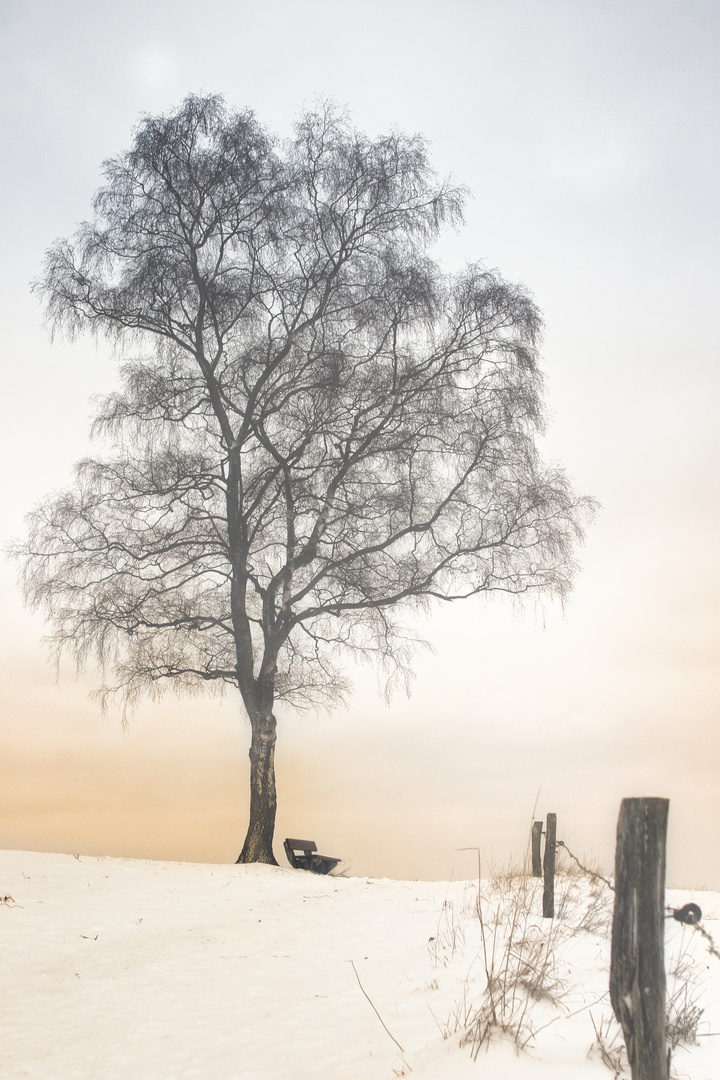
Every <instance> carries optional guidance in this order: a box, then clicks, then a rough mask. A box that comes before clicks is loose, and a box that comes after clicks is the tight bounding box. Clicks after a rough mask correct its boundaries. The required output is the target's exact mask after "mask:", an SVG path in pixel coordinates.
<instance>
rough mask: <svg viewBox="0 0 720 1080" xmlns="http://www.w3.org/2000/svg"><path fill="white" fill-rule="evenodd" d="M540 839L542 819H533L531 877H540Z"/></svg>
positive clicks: (541, 874) (541, 873)
mask: <svg viewBox="0 0 720 1080" xmlns="http://www.w3.org/2000/svg"><path fill="white" fill-rule="evenodd" d="M541 840H542V821H533V827H532V834H531V851H532V873H533V877H542V876H543V872H542V859H541V858H540V843H541Z"/></svg>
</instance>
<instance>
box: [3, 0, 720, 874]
mask: <svg viewBox="0 0 720 1080" xmlns="http://www.w3.org/2000/svg"><path fill="white" fill-rule="evenodd" d="M719 61H720V6H719V5H718V4H717V3H716V2H715V0H712V2H710V0H685V2H682V3H681V2H679V0H672V2H664V0H651V2H650V0H648V2H644V0H626V2H624V3H620V2H615V0H604V2H602V3H600V2H590V0H573V2H570V0H567V2H564V0H543V2H540V3H538V2H530V0H528V2H522V0H505V2H503V0H497V2H493V0H443V2H442V3H441V2H439V0H385V2H384V3H376V2H373V0H370V2H363V3H356V4H349V3H348V4H342V3H337V2H331V0H306V3H304V4H302V5H300V4H297V3H293V2H291V0H265V2H264V3H262V4H257V3H250V2H247V0H234V2H224V0H206V3H205V4H204V5H203V7H202V10H201V9H200V6H199V5H197V4H194V3H187V2H182V0H176V2H172V3H170V2H165V0H151V2H148V3H143V4H141V3H138V2H135V0H125V2H123V3H122V4H119V5H118V4H111V3H109V2H107V0H94V2H84V0H73V2H72V3H71V4H67V3H63V2H61V0H34V2H33V3H32V4H29V3H26V2H23V0H4V2H3V4H2V6H1V7H0V97H1V105H0V155H1V157H2V161H3V167H2V169H1V170H0V215H1V217H2V233H1V235H2V245H1V247H0V325H1V326H2V336H1V338H0V408H1V409H2V423H1V424H0V460H2V463H3V464H2V472H1V477H2V479H1V483H2V498H1V499H0V536H1V538H2V543H3V544H4V545H5V544H7V543H8V542H9V541H10V540H11V539H12V537H14V536H18V535H20V534H21V533H22V531H23V528H24V526H23V517H24V514H25V513H27V511H28V510H29V509H30V508H31V507H32V506H33V505H35V504H36V503H37V502H39V501H40V500H42V498H43V497H44V496H45V495H47V493H49V492H50V491H52V490H58V489H61V488H62V487H63V486H64V485H65V484H67V483H68V482H69V480H70V478H71V470H72V466H73V464H74V462H75V461H76V460H77V459H78V458H79V457H81V456H82V455H83V454H84V453H85V452H87V449H88V445H89V444H88V427H89V418H90V415H91V411H92V406H91V404H90V398H91V397H92V396H93V395H94V394H102V393H106V392H108V391H109V390H111V389H112V388H113V386H114V383H115V364H114V361H113V358H112V356H111V354H110V351H109V349H108V348H107V347H106V346H104V345H103V346H100V347H96V346H95V344H94V343H93V342H92V340H90V339H88V338H83V339H81V340H80V341H78V342H76V343H73V344H71V343H68V342H66V341H60V340H56V341H55V342H53V343H51V342H50V340H49V338H48V335H47V332H46V330H45V328H44V326H43V319H42V312H41V309H40V306H39V304H38V302H37V300H36V299H35V298H34V297H33V296H31V294H30V291H29V282H30V281H31V280H32V279H33V278H34V277H36V276H37V275H38V274H39V273H40V271H41V268H42V261H43V253H44V251H45V249H46V248H47V247H48V246H49V245H50V243H51V242H52V241H53V240H54V239H55V238H56V237H58V236H64V235H68V234H70V233H72V232H73V231H74V229H75V227H76V225H77V224H78V223H79V222H80V221H81V220H83V218H86V217H88V216H89V215H90V203H91V198H92V195H93V193H94V191H95V190H96V189H97V187H98V186H99V184H100V181H101V177H100V165H101V163H102V161H103V159H105V158H107V157H110V156H113V155H115V154H118V153H120V152H122V151H123V150H125V149H126V148H127V147H128V146H129V144H130V141H131V132H132V129H133V126H134V125H135V123H136V122H137V121H138V119H139V116H140V115H141V113H143V112H150V113H153V112H161V111H166V110H169V109H170V108H171V107H173V106H176V105H178V104H179V103H180V102H181V101H182V99H183V98H184V97H185V95H186V94H187V93H189V92H196V93H222V94H223V95H224V96H225V98H226V100H227V102H228V104H229V105H230V106H231V107H234V108H244V107H246V106H247V107H250V108H253V109H254V110H255V111H256V112H257V114H258V117H259V119H260V121H261V122H262V123H265V124H268V125H269V126H270V127H271V128H272V129H273V130H274V131H275V132H276V133H277V134H278V135H279V136H285V135H289V134H290V133H291V129H292V124H293V121H294V119H295V118H296V117H297V115H298V113H299V111H300V109H301V107H302V106H303V105H311V104H312V102H313V100H314V99H315V98H316V97H317V96H318V95H324V96H328V97H332V98H334V99H335V100H336V101H338V102H339V103H340V104H342V105H347V106H348V108H349V110H350V111H351V114H352V117H353V119H354V121H355V123H356V124H357V126H358V127H359V128H360V129H362V130H365V131H367V132H368V133H369V134H371V135H375V134H378V133H380V132H383V131H386V130H387V129H389V128H392V127H398V128H400V129H403V130H405V131H407V132H411V133H413V132H420V133H422V134H424V135H425V136H426V137H427V138H428V139H429V140H430V143H431V157H432V160H433V161H434V164H435V166H436V168H437V170H438V173H439V174H440V175H447V174H450V173H451V174H452V176H453V178H454V179H455V180H456V181H457V182H460V183H464V184H467V185H468V186H469V188H470V189H471V191H472V192H473V196H474V197H473V199H472V200H471V201H470V203H469V206H468V210H467V215H466V225H465V227H464V228H462V229H461V230H459V231H457V232H450V233H448V234H446V235H445V238H444V239H443V241H442V242H441V243H440V244H439V245H438V247H437V249H436V250H437V253H438V255H439V256H440V257H441V258H442V260H443V261H444V263H445V265H446V266H447V267H448V268H452V267H455V266H459V265H462V264H463V263H464V262H465V261H466V260H476V259H482V260H484V261H485V262H486V264H487V265H488V266H490V267H496V268H498V269H499V270H500V271H501V272H502V274H503V275H504V276H505V277H506V278H508V279H509V280H514V281H520V282H523V283H524V284H525V285H526V286H527V287H528V288H529V289H530V290H531V291H532V293H533V294H534V296H535V299H536V301H537V303H538V304H539V306H540V308H541V309H542V311H543V312H544V315H545V319H546V337H545V344H544V347H543V357H544V360H543V370H544V371H545V373H546V376H547V401H548V412H549V416H550V425H549V428H548V432H547V435H546V436H545V438H544V440H543V444H544V453H545V455H546V457H547V458H548V459H550V460H551V461H557V462H559V463H560V464H562V465H563V466H564V467H565V468H566V469H567V471H568V473H569V475H570V477H571V479H572V482H573V484H574V486H575V489H576V490H577V491H578V492H579V493H583V494H589V495H592V496H594V497H595V498H597V499H598V500H599V501H600V503H601V510H600V512H599V514H598V517H597V519H596V521H595V523H594V525H593V526H592V527H591V529H590V531H589V535H588V540H587V543H586V545H585V547H584V548H583V549H582V550H581V552H580V561H581V563H582V572H581V574H580V576H579V578H578V582H577V586H576V589H575V592H574V594H573V596H572V598H571V600H570V602H569V604H568V605H567V607H566V610H565V611H562V610H561V609H560V608H559V607H557V606H555V605H551V604H548V605H545V606H538V605H536V603H535V602H534V601H533V600H532V599H531V600H530V601H529V602H528V603H527V604H526V605H525V606H524V607H523V608H522V609H521V608H516V607H513V605H512V603H511V602H509V601H508V600H507V599H504V598H502V597H499V596H498V597H495V598H489V599H487V600H482V599H478V600H476V601H468V602H466V603H464V604H462V605H460V604H451V605H445V606H443V607H437V608H435V609H433V610H432V612H431V613H430V615H429V616H428V617H427V618H425V617H420V619H419V629H420V632H421V634H422V635H423V636H425V637H426V638H427V639H428V640H429V641H431V642H432V644H433V646H434V652H429V651H424V652H421V653H419V654H418V656H417V660H416V674H417V677H416V680H415V683H414V688H413V694H412V697H411V698H410V699H409V700H408V699H406V698H405V697H403V696H402V695H398V696H396V697H395V698H394V699H393V700H392V702H391V703H390V705H389V707H388V706H386V705H385V704H384V703H383V701H382V699H381V697H380V696H379V695H378V688H377V682H376V679H375V676H374V673H373V672H372V670H371V669H366V668H359V669H358V670H357V671H356V672H354V673H353V675H354V679H355V684H356V692H355V694H354V696H353V697H352V699H351V701H350V704H349V707H348V708H347V709H345V708H340V709H336V710H335V711H334V712H333V713H331V714H324V713H321V714H319V715H317V716H316V715H315V714H312V713H311V714H308V715H302V716H299V715H298V714H295V713H292V712H290V711H285V710H282V709H279V710H278V720H279V738H278V749H277V771H278V800H279V805H278V827H277V832H276V845H275V849H276V855H278V857H279V858H280V861H281V862H284V858H281V857H280V855H281V850H282V839H283V837H285V836H301V837H308V838H311V839H315V840H316V841H317V844H318V847H319V848H320V850H321V851H322V852H323V853H326V854H328V855H335V856H340V857H342V858H343V859H344V860H346V861H347V862H348V863H349V864H350V866H351V872H352V873H359V874H370V875H376V876H391V877H397V878H399V877H418V878H422V877H431V878H446V877H450V876H451V875H454V876H455V877H456V878H457V877H463V876H472V875H473V874H474V873H475V870H476V858H475V854H474V853H473V852H461V851H458V850H456V849H459V848H462V847H479V848H480V849H481V851H482V853H483V857H484V859H485V861H486V864H487V863H489V862H491V861H495V862H496V863H500V864H504V863H506V862H507V861H508V860H509V859H510V858H512V857H515V858H518V859H519V858H522V856H523V854H524V851H525V845H526V842H527V838H528V835H529V829H530V822H531V820H532V816H533V809H534V808H536V811H537V816H542V817H544V815H545V814H546V813H547V811H555V812H557V814H558V836H559V838H561V839H563V840H564V841H566V843H567V844H568V845H569V847H570V848H571V850H573V851H574V852H575V853H576V854H578V855H579V856H580V857H581V858H582V857H583V856H586V857H587V858H597V859H599V860H600V861H601V862H602V863H603V864H604V866H605V867H607V868H609V867H611V865H612V857H613V850H614V837H615V824H616V820H617V813H618V808H619V803H620V800H621V798H623V797H626V796H632V795H661V796H665V797H668V798H670V800H671V805H670V830H669V847H668V880H669V882H670V883H672V884H676V885H685V886H694V887H700V886H702V885H706V886H707V887H711V888H716V889H717V888H720V836H719V835H718V830H717V821H718V816H719V815H718V811H720V783H719V780H720V734H719V733H718V719H719V714H720V656H719V647H720V560H719V558H718V551H719V550H720V543H719V539H720V538H719V528H718V524H719V520H720V469H719V467H718V466H719V463H720V424H719V423H718V415H719V406H720V363H719V359H720V357H719V355H718V353H719V348H718V341H719V339H720V335H719V334H718V329H719V328H718V321H719V320H718V285H719V284H720V257H719V254H718V253H719V245H718V237H719V230H718V226H719V224H720V222H719V217H720V215H719V213H718V202H719V198H718V192H720V167H719V166H720V151H719V145H720V143H719V141H718V134H719V132H718V126H719V125H718V115H719V106H720V62H719ZM0 600H1V603H2V612H3V618H2V620H1V621H0V746H1V748H2V749H1V755H0V846H4V847H10V848H30V849H39V850H59V851H74V852H85V853H88V854H111V855H128V856H134V857H153V858H170V859H192V860H209V861H234V860H235V858H237V855H238V852H239V850H240V846H241V843H242V837H243V835H244V831H245V825H246V820H247V817H246V815H247V803H248V762H247V749H248V745H249V726H248V725H247V722H246V721H245V719H244V718H243V717H242V714H241V706H240V700H239V695H234V694H230V695H228V697H227V698H225V699H224V701H222V702H219V701H218V700H216V699H213V698H209V697H208V698H195V699H189V700H188V699H183V700H178V699H176V698H175V697H174V695H173V694H172V692H170V693H169V694H168V695H167V697H166V698H165V700H164V701H163V702H162V703H159V704H150V703H145V704H142V705H141V706H140V707H139V708H138V710H137V711H136V712H135V713H134V714H133V715H132V716H131V717H130V723H129V728H128V730H127V731H126V732H123V730H122V725H121V718H120V715H119V714H118V713H110V714H109V715H108V716H107V717H103V716H102V715H101V714H100V711H99V708H98V706H97V705H96V704H95V703H94V702H93V701H92V700H91V699H89V697H88V694H89V692H90V691H91V690H92V689H93V687H94V685H95V684H96V680H95V679H94V678H93V674H92V672H88V673H86V674H83V675H81V677H80V678H79V679H76V677H75V672H74V671H73V670H72V668H68V669H67V670H66V669H63V670H62V671H61V672H60V678H59V680H57V679H56V674H55V671H54V669H53V667H52V665H51V664H50V663H49V662H48V656H47V651H46V650H45V649H44V648H43V646H42V644H41V638H42V635H43V633H44V628H43V624H42V621H41V620H40V619H39V618H38V617H35V616H30V615H29V614H28V613H27V612H25V611H24V609H23V607H22V603H21V601H20V598H19V593H18V590H17V586H16V568H15V567H14V566H13V565H11V564H9V563H8V562H7V561H3V562H2V563H0Z"/></svg>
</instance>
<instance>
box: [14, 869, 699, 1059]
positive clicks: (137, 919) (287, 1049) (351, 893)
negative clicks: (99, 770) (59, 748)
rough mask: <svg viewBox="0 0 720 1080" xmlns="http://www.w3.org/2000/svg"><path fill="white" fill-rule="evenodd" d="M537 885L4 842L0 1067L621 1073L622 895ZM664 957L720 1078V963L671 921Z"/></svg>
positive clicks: (686, 1017)
mask: <svg viewBox="0 0 720 1080" xmlns="http://www.w3.org/2000/svg"><path fill="white" fill-rule="evenodd" d="M539 889H540V883H539V882H537V881H534V880H533V879H528V878H524V877H521V876H515V877H513V876H506V877H501V878H498V879H497V880H495V881H493V882H483V883H482V888H481V903H480V905H478V884H477V882H455V883H452V884H448V883H444V882H415V881H390V880H373V879H367V878H343V877H318V876H315V875H313V874H309V873H305V872H303V871H297V870H290V869H282V868H276V867H264V866H243V867H241V866H221V865H210V864H190V863H158V862H141V861H134V860H128V859H113V858H91V857H86V856H81V857H79V858H78V857H76V856H73V855H71V854H70V855H51V854H42V853H38V852H20V851H4V852H0V898H2V900H3V902H2V904H0V920H1V927H0V932H1V933H2V968H3V973H2V980H1V981H0V995H2V1017H3V1024H2V1031H1V1033H0V1061H2V1062H3V1066H2V1076H3V1077H4V1078H6V1080H19V1078H26V1077H27V1078H32V1080H40V1078H43V1080H90V1078H92V1080H128V1078H130V1077H132V1078H133V1080H179V1078H196V1080H207V1078H210V1077H212V1080H310V1078H312V1080H356V1078H358V1080H359V1078H363V1080H386V1078H387V1080H392V1078H393V1077H395V1076H400V1075H406V1074H407V1075H409V1074H410V1073H412V1075H413V1076H414V1077H425V1078H435V1080H445V1078H448V1080H466V1078H470V1077H472V1078H473V1080H479V1078H480V1077H485V1078H488V1080H526V1078H532V1080H542V1078H544V1077H547V1078H548V1080H550V1078H551V1077H552V1078H553V1080H564V1078H568V1080H570V1078H571V1077H573V1078H576V1080H592V1078H594V1077H596V1078H598V1080H611V1078H612V1077H613V1068H612V1065H613V1062H615V1061H618V1062H619V1063H620V1064H621V1063H622V1059H621V1058H619V1057H618V1048H619V1040H618V1037H617V1036H618V1029H617V1026H616V1025H615V1024H614V1021H613V1020H612V1014H611V1010H610V1005H609V1002H608V999H607V993H606V991H607V983H608V964H609V951H610V931H609V925H610V917H611V912H612V893H610V891H609V890H608V889H607V888H606V887H605V886H603V885H601V884H600V883H599V882H597V881H593V880H592V879H589V878H586V877H578V876H573V875H563V876H561V878H560V879H559V883H558V890H557V900H556V918H555V919H554V920H553V921H549V920H545V921H544V920H543V919H542V918H540V917H539V916H540V911H541V903H540V892H539ZM689 899H692V900H695V901H696V902H697V903H699V904H700V906H701V907H702V909H703V912H704V920H703V923H702V925H703V927H704V928H705V929H706V930H707V931H708V932H709V933H710V934H712V935H713V936H714V938H715V940H716V941H718V940H720V895H718V894H716V893H693V894H691V893H684V892H683V893H680V892H671V893H668V902H669V903H671V904H675V905H679V904H680V903H682V902H685V900H689ZM666 958H667V966H668V972H669V976H668V996H669V997H670V998H671V999H673V1001H674V1006H673V1008H674V1013H673V1010H672V1009H671V1020H672V1023H673V1025H674V1027H673V1028H672V1030H673V1032H674V1033H675V1034H677V1035H680V1034H681V1033H682V1032H681V1031H680V1029H681V1027H682V1026H683V1025H685V1027H686V1028H689V1029H690V1030H689V1032H688V1031H685V1032H684V1035H685V1037H686V1038H687V1037H690V1038H691V1041H692V1034H693V1033H692V1027H693V1026H695V1027H696V1036H697V1037H696V1045H686V1044H685V1043H683V1042H679V1043H678V1045H677V1047H676V1048H675V1050H674V1053H673V1059H672V1063H673V1075H675V1076H677V1077H687V1078H689V1080H718V1078H720V1035H716V1036H714V1037H713V1036H712V1034H711V1033H713V1032H720V1001H719V998H720V993H719V991H720V961H719V960H717V959H715V958H714V957H713V956H711V955H710V953H709V952H708V948H707V943H706V941H705V939H704V938H703V937H702V936H701V935H700V934H698V933H697V932H696V931H695V930H693V928H692V927H684V926H681V925H680V924H678V923H675V922H673V921H672V920H669V921H668V934H667V945H666ZM488 977H489V979H488ZM488 981H489V984H490V985H489V990H490V993H488ZM501 1029H504V1033H502V1031H501ZM463 1042H464V1045H461V1043H463ZM401 1048H402V1049H401ZM603 1056H605V1058H606V1062H603ZM609 1066H610V1067H609Z"/></svg>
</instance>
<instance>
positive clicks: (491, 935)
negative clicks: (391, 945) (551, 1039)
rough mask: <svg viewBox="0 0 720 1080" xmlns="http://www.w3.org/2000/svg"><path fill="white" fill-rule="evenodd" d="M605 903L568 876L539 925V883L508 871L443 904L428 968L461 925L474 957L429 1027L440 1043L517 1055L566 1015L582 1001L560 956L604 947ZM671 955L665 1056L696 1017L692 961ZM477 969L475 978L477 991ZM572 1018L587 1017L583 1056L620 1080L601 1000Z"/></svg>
mask: <svg viewBox="0 0 720 1080" xmlns="http://www.w3.org/2000/svg"><path fill="white" fill-rule="evenodd" d="M613 900H614V897H613V893H612V891H611V890H610V889H609V888H608V886H607V884H606V883H605V881H604V880H603V879H602V877H599V876H587V875H586V874H584V873H583V872H582V871H581V870H579V869H577V868H573V867H572V866H568V867H565V868H562V869H561V870H560V871H559V872H558V874H557V876H556V883H555V918H554V919H552V920H550V919H543V918H541V914H540V912H541V902H542V881H541V880H540V879H537V878H533V877H530V876H528V874H526V873H525V872H524V871H523V870H522V869H518V868H514V867H513V868H510V869H509V870H505V871H503V872H500V873H497V872H496V873H495V874H494V876H493V878H492V879H491V880H490V881H484V882H480V881H478V883H477V885H472V886H468V887H466V890H465V894H464V896H463V898H462V901H461V902H457V901H456V902H455V903H452V902H451V901H449V900H447V899H446V901H445V903H444V905H443V908H442V909H441V912H440V915H439V918H438V928H437V934H436V936H435V939H434V940H433V941H432V942H431V954H432V955H433V958H434V961H435V964H436V965H437V966H446V965H447V964H449V962H450V960H452V959H453V958H455V957H456V955H457V954H460V955H462V951H463V949H464V947H465V945H466V941H467V940H468V939H471V935H470V928H469V923H470V921H472V922H474V923H475V925H476V926H477V924H478V923H479V928H480V942H481V947H480V950H479V952H478V954H477V955H476V956H475V958H474V959H473V961H472V964H471V965H470V970H469V971H468V974H467V976H466V978H465V981H464V984H463V989H462V994H461V995H460V997H459V998H458V999H457V1001H456V1002H455V1004H454V1006H453V1007H452V1009H451V1011H450V1013H449V1015H448V1018H447V1020H446V1021H445V1023H444V1024H439V1026H440V1029H441V1031H442V1033H443V1036H444V1037H445V1038H449V1037H450V1036H451V1035H455V1034H457V1033H458V1032H459V1033H461V1040H460V1041H461V1045H462V1046H466V1047H469V1049H470V1052H471V1054H472V1056H473V1057H474V1058H477V1056H478V1054H479V1052H480V1050H481V1048H483V1047H488V1046H489V1045H490V1043H491V1042H492V1041H494V1040H495V1039H499V1038H506V1039H510V1040H511V1041H512V1042H513V1043H514V1044H515V1046H516V1047H517V1049H518V1051H519V1050H523V1049H526V1048H529V1047H531V1046H532V1045H533V1044H534V1040H535V1038H536V1036H537V1034H538V1033H539V1032H540V1031H541V1030H542V1029H543V1028H545V1027H547V1026H549V1024H552V1023H554V1022H555V1020H554V1019H553V1014H556V1019H560V1018H561V1017H562V1016H565V1015H568V1013H569V1011H570V1008H571V1002H573V1001H574V1000H575V999H579V1000H582V999H583V989H582V987H581V986H574V985H572V971H571V969H570V967H569V965H567V964H566V963H565V962H564V960H563V954H564V952H566V951H567V950H566V949H565V946H567V945H569V944H570V943H571V942H572V939H573V938H574V937H575V936H576V935H578V934H583V935H584V934H587V935H591V936H592V937H596V938H600V939H603V940H605V941H606V942H609V938H610V932H611V927H612V914H613ZM475 920H477V922H475ZM474 933H475V935H476V934H477V931H476V930H475V931H474ZM675 951H676V953H677V959H675V960H674V961H673V962H672V963H671V970H670V972H669V980H668V990H669V994H668V1006H667V1038H668V1048H669V1050H670V1052H672V1051H673V1050H675V1048H676V1047H677V1046H678V1045H686V1046H688V1045H692V1044H694V1043H695V1042H696V1040H697V1033H698V1024H699V1022H700V1018H701V1016H702V1011H703V1010H702V1009H701V1008H700V1006H699V1004H698V995H699V983H698V979H697V973H696V971H695V967H694V961H693V959H692V956H691V955H690V954H689V953H688V951H687V948H686V947H685V946H684V943H683V941H682V940H681V941H680V943H679V944H678V947H677V948H676V950H675ZM478 966H479V967H480V968H481V969H482V974H483V975H484V983H483V985H482V988H481V989H480V988H479V985H478V984H479V981H480V980H479V979H478V978H477V969H478ZM473 972H474V974H473V977H472V979H471V974H472V973H473ZM608 975H609V972H608ZM478 990H479V992H478ZM598 1007H599V1010H600V1011H598ZM582 1008H584V1009H591V1011H590V1016H591V1020H592V1026H593V1030H594V1033H595V1039H594V1041H593V1043H592V1045H591V1047H590V1051H589V1055H588V1056H599V1057H600V1058H601V1060H602V1061H603V1063H604V1064H605V1065H606V1066H607V1068H608V1069H609V1070H610V1072H611V1073H612V1075H613V1077H614V1078H617V1080H619V1078H624V1077H627V1076H628V1075H629V1072H628V1062H627V1054H626V1051H625V1046H624V1043H623V1037H622V1031H621V1028H620V1025H619V1024H618V1023H617V1021H616V1020H615V1017H614V1016H613V1014H612V1011H611V1009H610V1006H609V1002H608V1000H607V994H606V993H602V992H601V994H600V996H599V997H598V998H597V1000H596V1002H595V1003H593V1004H592V1006H588V1005H587V1004H584V1003H583V1005H582Z"/></svg>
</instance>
